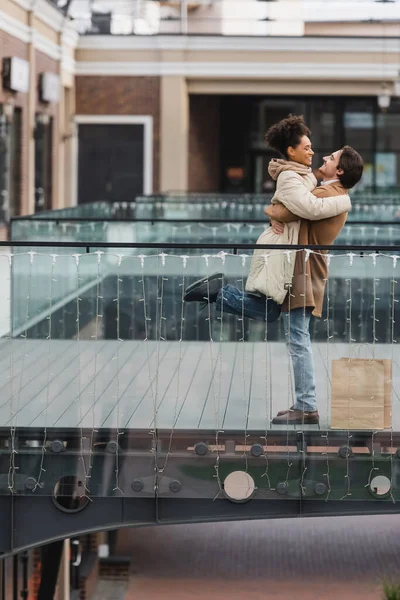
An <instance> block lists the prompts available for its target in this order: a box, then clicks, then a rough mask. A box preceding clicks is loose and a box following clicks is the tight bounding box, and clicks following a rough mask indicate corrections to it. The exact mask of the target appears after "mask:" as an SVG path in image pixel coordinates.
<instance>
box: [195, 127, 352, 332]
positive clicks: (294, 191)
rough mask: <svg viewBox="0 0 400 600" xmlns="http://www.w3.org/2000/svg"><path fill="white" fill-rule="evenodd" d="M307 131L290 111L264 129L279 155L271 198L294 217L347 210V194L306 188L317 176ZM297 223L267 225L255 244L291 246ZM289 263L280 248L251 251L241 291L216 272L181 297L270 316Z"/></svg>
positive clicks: (286, 283) (286, 282)
mask: <svg viewBox="0 0 400 600" xmlns="http://www.w3.org/2000/svg"><path fill="white" fill-rule="evenodd" d="M310 134H311V132H310V130H309V129H308V127H307V126H306V124H305V122H304V118H303V117H301V116H289V117H288V118H286V119H283V120H282V121H280V122H279V123H277V124H276V125H274V126H273V127H271V128H270V129H269V130H268V131H267V133H266V136H265V139H266V141H267V142H268V144H269V146H270V147H271V148H273V149H274V150H276V151H277V152H279V153H280V154H281V155H282V156H283V159H273V160H271V162H270V164H269V168H268V172H269V174H270V175H271V177H272V178H273V179H274V180H276V183H277V186H276V192H275V194H274V196H273V198H272V200H271V202H272V203H273V204H275V203H282V204H283V205H284V206H285V207H286V208H288V209H289V210H290V211H291V212H292V213H294V214H295V215H297V216H298V217H299V219H300V218H303V219H309V220H320V219H326V218H328V217H334V216H337V215H339V214H341V213H345V212H347V211H349V210H350V208H351V203H350V198H349V196H348V195H342V196H332V197H328V198H318V197H315V196H314V195H313V194H312V193H311V190H313V189H314V188H315V187H316V185H317V180H316V179H315V177H314V175H313V174H312V171H311V164H312V157H313V156H314V152H313V150H312V145H311V141H310V138H309V136H310ZM299 228H300V221H294V222H290V223H285V226H284V231H283V233H282V234H278V233H275V232H274V231H273V229H272V227H268V228H267V229H266V231H265V232H264V233H263V234H262V235H261V236H260V238H259V240H258V243H262V244H272V245H274V244H290V245H295V244H297V243H298V235H299ZM266 255H268V259H267V261H266V259H265V256H266ZM294 262H295V261H294V258H293V259H292V260H291V261H290V262H289V261H288V258H287V254H286V253H283V252H282V251H279V250H276V251H274V250H255V252H254V255H253V258H252V262H251V267H250V273H249V277H248V279H247V282H246V291H245V292H243V291H242V290H240V289H238V288H236V287H235V286H232V285H225V286H222V281H223V274H222V273H216V274H214V275H211V276H210V277H205V278H203V279H201V280H199V281H196V282H195V283H193V284H192V285H190V286H189V287H188V288H186V290H185V296H184V299H185V301H186V302H195V301H197V302H206V303H214V302H215V303H216V308H217V310H223V311H224V312H227V313H231V314H236V315H240V316H245V317H248V318H250V319H257V320H263V321H264V320H265V319H267V321H268V322H272V321H275V320H276V319H277V318H278V317H279V315H280V312H281V305H282V303H283V301H284V299H285V297H286V295H287V292H288V289H289V287H290V283H291V280H292V276H293V269H294Z"/></svg>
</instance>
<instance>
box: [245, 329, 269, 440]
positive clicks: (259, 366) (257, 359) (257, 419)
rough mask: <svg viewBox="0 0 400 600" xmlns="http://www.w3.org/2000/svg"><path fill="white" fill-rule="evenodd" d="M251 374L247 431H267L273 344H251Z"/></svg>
mask: <svg viewBox="0 0 400 600" xmlns="http://www.w3.org/2000/svg"><path fill="white" fill-rule="evenodd" d="M253 346H254V355H253V373H252V384H251V392H250V394H251V398H250V409H249V418H248V423H247V427H248V429H250V430H251V429H257V430H263V429H269V427H270V424H271V418H272V416H273V415H271V404H272V393H273V385H272V365H271V361H272V355H273V352H274V349H275V346H276V343H274V342H268V341H267V342H259V343H255V344H253Z"/></svg>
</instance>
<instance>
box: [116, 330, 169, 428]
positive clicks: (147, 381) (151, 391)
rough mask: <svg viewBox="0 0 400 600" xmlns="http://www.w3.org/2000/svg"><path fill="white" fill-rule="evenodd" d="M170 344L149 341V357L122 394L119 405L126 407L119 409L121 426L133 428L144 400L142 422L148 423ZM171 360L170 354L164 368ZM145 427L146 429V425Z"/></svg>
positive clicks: (152, 411)
mask: <svg viewBox="0 0 400 600" xmlns="http://www.w3.org/2000/svg"><path fill="white" fill-rule="evenodd" d="M171 344H172V342H161V343H158V342H150V343H149V346H148V347H149V353H150V352H152V354H151V356H150V358H149V359H147V361H146V363H145V365H144V367H143V369H142V370H141V372H140V373H139V374H138V376H137V377H136V378H135V380H133V381H132V382H131V383H130V384H129V386H128V387H127V389H126V392H125V393H124V395H123V396H122V404H121V406H122V407H123V408H124V407H126V409H124V410H123V411H121V421H122V423H123V427H133V428H135V424H132V423H135V422H136V418H135V414H136V412H137V411H138V410H139V408H140V406H141V405H142V403H143V402H145V412H146V415H147V416H146V417H145V419H144V424H147V423H150V421H151V417H152V415H153V413H154V404H155V403H156V402H157V399H158V394H159V385H160V376H161V378H163V375H162V370H163V367H164V363H163V361H164V360H165V357H166V356H167V355H168V353H169V350H170V346H171ZM153 350H154V351H153ZM175 360H176V358H175ZM171 361H172V362H173V361H174V358H173V357H172V356H170V359H169V361H168V366H166V370H168V369H170V368H171ZM145 428H146V429H147V427H145Z"/></svg>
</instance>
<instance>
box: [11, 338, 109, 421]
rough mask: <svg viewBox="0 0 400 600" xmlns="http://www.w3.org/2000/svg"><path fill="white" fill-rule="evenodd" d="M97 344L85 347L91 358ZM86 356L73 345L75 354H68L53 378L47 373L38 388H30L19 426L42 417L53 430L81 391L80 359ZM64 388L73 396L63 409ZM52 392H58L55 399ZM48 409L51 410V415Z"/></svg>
mask: <svg viewBox="0 0 400 600" xmlns="http://www.w3.org/2000/svg"><path fill="white" fill-rule="evenodd" d="M93 344H94V342H84V343H82V346H83V348H87V353H88V354H89V355H90V354H93ZM103 345H105V342H103ZM82 352H83V350H81V351H80V353H79V354H78V353H77V346H76V342H74V343H72V348H71V351H70V352H69V353H65V355H64V360H60V361H59V362H58V363H57V364H55V365H54V366H53V370H52V372H50V376H49V374H47V373H46V372H44V373H43V377H42V378H40V379H38V380H37V382H36V385H31V386H29V387H28V388H26V390H25V393H24V397H23V398H22V399H23V400H24V405H23V406H21V407H20V410H19V414H18V424H19V425H20V424H21V423H22V422H23V423H25V424H28V423H30V422H32V421H33V420H34V419H35V417H36V416H37V415H38V414H39V413H40V414H41V416H42V420H41V423H42V425H43V423H44V422H46V419H47V424H48V425H49V426H50V425H51V424H52V423H53V422H54V421H53V419H54V418H55V416H56V415H57V414H58V412H59V411H60V410H65V408H66V405H69V403H70V402H71V395H72V393H73V392H72V390H73V389H74V388H76V389H77V388H78V377H77V374H78V373H79V370H78V369H79V367H80V364H79V356H80V355H81V354H82ZM77 360H78V362H77ZM60 387H61V389H65V388H68V389H69V394H70V395H69V396H68V399H67V400H66V399H65V398H64V401H63V404H62V406H61V408H60V407H59V404H58V402H59V400H58V396H59V388H60ZM52 390H54V394H55V396H52V395H51V393H52ZM77 395H78V394H77V391H75V398H76V397H77ZM54 403H56V404H54ZM49 405H50V407H49ZM46 407H48V408H47V411H46ZM52 413H53V414H52ZM35 426H37V424H35Z"/></svg>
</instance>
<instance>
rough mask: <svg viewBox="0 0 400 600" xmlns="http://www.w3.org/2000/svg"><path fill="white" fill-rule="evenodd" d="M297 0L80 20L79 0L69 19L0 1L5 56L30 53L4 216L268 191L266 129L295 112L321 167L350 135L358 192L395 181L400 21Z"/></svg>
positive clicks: (14, 99)
mask: <svg viewBox="0 0 400 600" xmlns="http://www.w3.org/2000/svg"><path fill="white" fill-rule="evenodd" d="M288 3H289V4H290V2H289V0H282V1H280V2H277V3H275V4H273V5H270V6H269V7H268V6H267V5H268V3H262V2H255V1H254V0H246V2H244V3H241V4H240V6H239V7H238V6H236V4H235V2H234V0H223V2H219V3H213V2H211V1H210V2H208V3H201V2H200V3H192V2H189V3H186V4H187V6H186V13H185V14H183V15H182V13H181V10H182V6H181V5H180V4H179V3H177V2H175V3H174V2H171V3H168V2H162V3H154V2H151V3H150V2H144V1H142V0H140V2H139V1H138V2H137V3H136V5H137V7H138V8H137V14H136V16H135V17H132V15H130V16H129V15H128V14H126V15H118V14H115V13H112V12H109V13H104V14H103V13H102V14H99V13H91V14H89V15H86V16H85V18H84V20H83V21H82V19H80V18H78V17H77V16H76V15H75V13H74V2H73V3H72V5H71V6H72V8H73V10H72V12H71V15H72V16H76V18H75V19H72V20H71V19H70V18H69V17H66V16H65V14H64V13H63V12H61V11H60V10H58V9H57V8H56V7H55V6H53V5H54V4H56V3H50V2H47V1H46V0H38V1H37V2H33V3H32V0H7V1H5V0H3V2H2V3H1V4H0V6H1V19H0V40H1V42H0V52H1V58H2V59H3V63H4V64H5V65H6V66H7V65H8V64H9V61H8V59H13V58H14V59H18V61H13V64H12V66H13V69H14V74H15V73H16V77H17V78H18V74H19V77H20V78H21V81H20V82H19V88H18V89H13V88H12V86H11V84H10V82H9V81H8V80H7V78H6V76H5V75H4V65H3V77H2V88H1V90H0V105H1V106H0V113H1V143H2V145H3V148H4V149H5V152H4V153H3V154H2V158H1V164H0V188H1V190H2V191H1V194H2V208H1V211H2V212H1V214H0V219H1V220H2V221H3V222H7V220H8V219H9V218H10V217H12V216H14V215H17V214H26V213H32V212H33V211H39V210H43V209H44V208H56V207H62V206H68V205H73V204H76V203H78V202H79V203H81V202H91V201H94V200H115V201H129V200H132V199H133V198H134V197H135V196H136V195H137V194H143V193H145V194H149V193H164V192H174V191H179V192H182V191H183V192H186V191H191V192H229V191H233V190H234V191H238V190H243V191H246V192H263V191H268V190H269V189H270V187H271V181H270V180H269V178H268V173H267V164H268V161H269V159H270V157H271V153H270V151H269V149H268V148H267V147H266V145H265V142H264V134H265V131H266V129H267V128H268V126H269V125H270V124H271V123H273V122H275V121H276V120H278V119H280V118H282V117H283V116H285V115H287V114H289V113H296V114H304V115H305V117H306V119H307V122H308V123H309V125H310V127H311V129H312V132H313V143H314V147H315V150H316V158H315V166H318V163H319V162H320V160H321V157H322V156H323V155H324V154H326V153H327V152H331V151H332V150H335V149H337V148H340V147H341V146H342V145H344V144H351V145H353V146H354V147H355V148H357V150H359V151H360V152H361V153H362V154H363V156H364V159H365V163H366V172H365V176H364V178H363V182H362V185H361V186H359V189H371V190H379V189H392V188H396V187H397V186H398V185H399V181H400V166H399V165H400V162H399V159H400V142H399V139H400V100H399V95H400V89H399V88H400V86H399V70H400V44H399V41H398V40H399V36H400V22H399V20H396V19H395V18H394V17H393V15H392V13H391V14H390V15H389V13H388V18H387V19H386V20H385V19H383V20H381V21H379V22H378V21H371V22H364V21H363V20H362V15H361V16H360V20H359V21H358V22H357V21H355V20H354V18H353V19H352V20H348V21H345V20H343V19H342V20H341V21H340V20H339V19H338V18H336V20H333V21H329V22H328V21H324V19H323V15H321V16H320V20H319V21H318V19H317V17H318V15H317V16H315V14H314V13H315V10H314V12H313V13H312V15H311V16H307V14H303V13H301V12H299V10H298V6H299V3H298V2H296V1H294V0H291V6H292V5H293V6H292V9H293V10H292V12H288V7H287V6H286V4H288ZM52 4H53V5H52ZM158 4H160V5H162V6H160V7H159V8H160V10H161V9H162V11H164V12H159V13H157V14H156V13H155V12H154V10H155V9H154V6H155V5H158ZM244 4H246V7H247V10H248V11H249V15H250V16H251V19H250V18H248V19H245V18H244V14H242V12H243V5H244ZM314 4H315V3H314ZM76 5H77V6H78V4H76ZM118 6H120V5H118ZM235 7H236V8H235ZM386 8H387V10H389V9H390V10H392V12H393V7H392V6H391V5H390V6H389V5H388V7H384V6H383V5H382V6H381V7H380V10H381V12H382V11H383V10H386ZM238 10H239V12H240V10H241V11H242V12H240V14H239V13H238V12H237V11H238ZM140 11H141V12H140ZM165 11H167V12H165ZM235 11H236V12H235ZM266 11H267V12H268V11H269V12H268V14H267V12H266ZM271 11H275V12H274V13H272V12H271ZM317 12H318V11H317ZM264 13H265V14H264ZM368 14H369V13H368ZM382 14H383V13H382ZM393 14H395V13H393ZM155 15H156V16H155ZM160 15H161V16H160ZM177 15H180V17H181V18H180V19H177ZM235 15H236V16H235ZM237 15H239V17H240V19H239V18H238V16H237ZM270 16H271V17H273V18H270ZM139 17H140V18H139ZM144 17H146V19H147V20H146V19H145V18H144ZM346 17H347V15H346ZM157 19H158V20H157ZM238 21H241V23H242V24H241V28H239V29H238V27H239V26H238V25H237V22H238ZM250 21H251V23H252V25H251V26H250ZM233 22H235V23H236V25H235V27H236V29H235V30H233V29H232V27H233V25H232V23H233ZM127 23H130V25H129V27H128V26H127ZM154 23H156V24H157V27H156V28H155V25H154ZM271 23H272V24H271ZM138 24H141V25H140V27H141V28H142V29H140V27H139V25H138ZM144 24H145V25H146V27H147V29H146V28H145V26H144ZM278 25H279V27H278ZM261 26H262V27H264V29H265V31H264V29H263V30H262V31H261V29H260V27H261ZM212 27H214V29H212ZM216 27H217V28H216ZM210 28H211V29H210ZM215 28H216V29H215ZM76 29H78V30H80V31H81V32H82V35H80V36H79V37H78V35H77V33H76ZM118 32H119V33H118ZM135 32H136V33H151V34H152V35H127V34H130V33H135ZM182 32H183V33H185V32H187V33H188V34H190V35H180V34H181V33H182ZM85 33H86V34H87V35H85ZM113 33H114V35H113ZM158 33H159V35H158ZM155 34H157V35H155ZM232 34H235V35H232ZM239 34H240V35H239ZM4 61H5V62H4ZM7 61H8V62H7ZM15 65H16V66H15ZM23 73H25V75H24V74H23ZM24 77H25V81H23V79H24ZM24 86H25V87H24ZM17 87H18V86H17ZM24 90H26V91H24ZM387 104H389V106H387Z"/></svg>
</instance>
